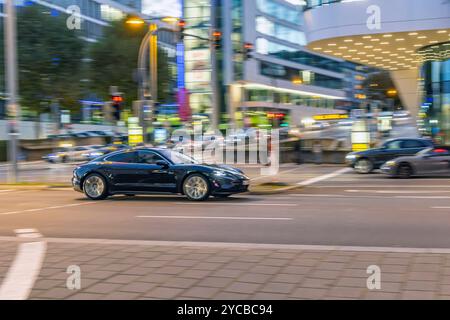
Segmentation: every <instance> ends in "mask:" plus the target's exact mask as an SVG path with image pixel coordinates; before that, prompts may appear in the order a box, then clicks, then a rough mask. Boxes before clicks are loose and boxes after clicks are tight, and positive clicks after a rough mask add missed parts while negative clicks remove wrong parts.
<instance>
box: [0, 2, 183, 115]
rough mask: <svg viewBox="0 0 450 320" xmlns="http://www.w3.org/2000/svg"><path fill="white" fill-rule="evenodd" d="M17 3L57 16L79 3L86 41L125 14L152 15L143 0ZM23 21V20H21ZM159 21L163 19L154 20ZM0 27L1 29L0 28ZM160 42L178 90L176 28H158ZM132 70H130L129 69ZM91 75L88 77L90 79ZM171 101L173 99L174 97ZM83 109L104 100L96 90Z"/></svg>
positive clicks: (94, 38)
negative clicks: (146, 10) (38, 8)
mask: <svg viewBox="0 0 450 320" xmlns="http://www.w3.org/2000/svg"><path fill="white" fill-rule="evenodd" d="M2 2H3V0H0V24H1V26H2V25H3V19H2V17H3V16H4V15H3V13H2V11H3V8H2ZM15 3H16V4H17V7H18V8H20V7H24V6H40V7H42V11H43V12H46V13H48V14H50V15H52V16H54V17H57V16H61V15H62V16H67V17H69V16H70V14H71V13H72V12H73V11H72V10H73V9H71V8H73V6H76V7H77V8H79V10H80V17H81V29H80V33H81V38H82V39H84V40H85V41H87V42H91V43H92V42H96V41H98V40H99V39H100V38H101V37H102V34H103V31H104V30H105V28H108V26H109V25H110V23H111V22H113V21H118V20H122V19H124V18H125V17H126V16H128V15H130V16H140V17H141V18H143V19H148V18H150V17H149V16H146V15H144V14H142V13H141V12H142V1H141V0H16V1H15ZM19 23H20V21H19ZM155 23H157V24H160V23H161V22H155ZM1 29H2V28H1V27H0V31H1ZM0 36H1V38H2V39H3V34H2V32H0ZM158 46H159V48H160V49H162V50H163V51H164V52H165V53H166V55H167V57H168V62H169V70H168V72H169V73H170V74H171V76H172V81H171V84H170V85H171V86H172V90H175V86H176V37H175V35H174V34H173V32H168V31H165V30H163V31H160V32H158ZM89 60H90V59H89V57H86V59H84V60H83V61H84V62H85V63H89ZM130 72H131V71H130ZM88 80H89V79H86V81H87V82H88ZM3 87H4V86H3V79H0V117H1V116H2V110H3V109H4V108H3V107H2V105H3V104H4V103H3V99H2V96H3V95H2V91H4V90H5V89H4V88H3ZM171 102H172V101H171ZM82 104H83V112H85V113H86V112H87V114H91V113H92V112H91V111H89V110H88V111H85V110H84V109H90V108H93V109H99V110H101V108H102V107H101V106H102V104H103V101H101V100H100V99H99V98H98V97H97V95H96V93H95V92H88V93H87V94H86V96H85V97H83V100H82Z"/></svg>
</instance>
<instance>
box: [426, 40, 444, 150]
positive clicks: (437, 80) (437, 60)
mask: <svg viewBox="0 0 450 320" xmlns="http://www.w3.org/2000/svg"><path fill="white" fill-rule="evenodd" d="M419 53H420V54H421V55H422V56H423V58H424V61H425V62H424V63H423V66H422V68H421V77H420V80H421V85H422V90H423V102H422V105H421V107H420V112H419V124H420V127H421V129H422V131H423V132H424V133H425V134H427V135H431V136H433V137H434V138H435V139H436V140H437V141H439V142H442V143H443V144H447V145H450V42H447V43H441V44H438V45H433V46H429V47H426V48H422V49H421V50H420V51H419Z"/></svg>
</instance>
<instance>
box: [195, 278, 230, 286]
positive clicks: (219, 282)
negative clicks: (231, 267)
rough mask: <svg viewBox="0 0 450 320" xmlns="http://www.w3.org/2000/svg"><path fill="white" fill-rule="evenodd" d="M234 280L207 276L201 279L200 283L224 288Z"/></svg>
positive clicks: (200, 284)
mask: <svg viewBox="0 0 450 320" xmlns="http://www.w3.org/2000/svg"><path fill="white" fill-rule="evenodd" d="M232 281H233V280H232V279H231V278H225V277H207V278H205V279H203V280H201V281H200V282H199V283H198V285H199V286H202V287H213V288H223V287H226V286H227V285H229V284H230V283H231V282H232Z"/></svg>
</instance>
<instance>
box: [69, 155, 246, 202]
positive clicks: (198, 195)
mask: <svg viewBox="0 0 450 320" xmlns="http://www.w3.org/2000/svg"><path fill="white" fill-rule="evenodd" d="M249 182H250V180H249V178H248V177H247V176H246V175H245V174H244V173H243V172H242V171H241V170H239V169H236V168H233V167H230V166H226V165H206V164H201V163H199V162H197V161H196V160H194V159H193V158H191V157H188V156H186V155H184V154H182V153H179V152H177V151H174V150H170V149H162V148H135V149H129V150H121V151H117V152H114V153H111V154H108V155H105V156H103V157H100V158H97V159H95V160H93V161H90V162H88V163H86V164H83V165H80V166H78V167H77V168H76V169H75V170H74V172H73V178H72V184H73V187H74V189H75V190H76V191H79V192H84V193H85V195H86V196H87V197H88V198H90V199H92V200H101V199H105V198H107V197H108V196H110V195H114V194H125V195H130V196H132V195H135V194H147V193H152V192H167V193H181V194H184V195H186V197H187V198H188V199H189V200H194V201H202V200H206V199H207V198H208V197H209V196H210V195H212V196H214V197H228V196H229V195H232V194H235V193H240V192H245V191H247V189H248V186H249Z"/></svg>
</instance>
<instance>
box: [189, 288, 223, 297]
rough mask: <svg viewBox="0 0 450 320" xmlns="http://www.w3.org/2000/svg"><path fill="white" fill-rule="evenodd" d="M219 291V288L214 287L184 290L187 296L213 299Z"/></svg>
mask: <svg viewBox="0 0 450 320" xmlns="http://www.w3.org/2000/svg"><path fill="white" fill-rule="evenodd" d="M217 292H219V289H217V288H212V287H193V288H190V289H188V290H186V291H184V292H183V295H184V296H186V297H192V298H198V299H212V297H213V296H214V295H216V294H217Z"/></svg>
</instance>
